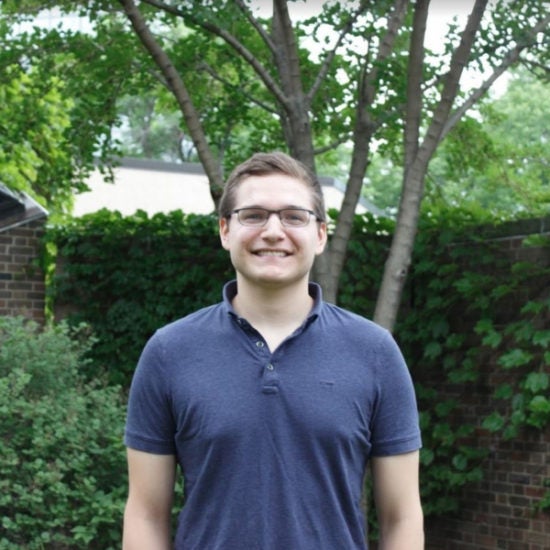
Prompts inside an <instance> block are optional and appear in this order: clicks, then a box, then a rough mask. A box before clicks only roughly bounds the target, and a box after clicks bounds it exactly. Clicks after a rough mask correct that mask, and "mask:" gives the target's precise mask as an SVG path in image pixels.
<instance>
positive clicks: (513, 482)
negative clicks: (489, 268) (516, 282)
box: [418, 220, 550, 550]
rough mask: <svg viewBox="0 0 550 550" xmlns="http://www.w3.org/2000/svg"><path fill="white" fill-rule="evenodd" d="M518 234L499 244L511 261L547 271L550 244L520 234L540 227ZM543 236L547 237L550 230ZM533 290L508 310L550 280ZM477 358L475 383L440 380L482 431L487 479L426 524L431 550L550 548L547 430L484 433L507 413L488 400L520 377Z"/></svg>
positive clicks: (478, 438) (462, 414)
mask: <svg viewBox="0 0 550 550" xmlns="http://www.w3.org/2000/svg"><path fill="white" fill-rule="evenodd" d="M547 221H548V220H547ZM515 229H516V231H514V233H512V234H514V235H516V236H513V237H498V238H497V239H495V240H498V241H499V244H501V246H502V250H503V252H504V253H505V254H506V256H507V257H509V259H510V261H511V262H516V261H525V262H531V263H533V264H535V265H541V266H550V248H549V247H548V246H547V245H546V246H539V247H537V246H529V247H525V246H523V242H524V237H522V236H521V235H529V234H534V233H535V234H536V233H537V231H536V228H533V227H526V228H521V227H519V228H515ZM522 229H523V231H522ZM538 233H539V234H546V235H548V227H545V228H544V230H543V231H540V230H539V231H538ZM518 235H519V236H518ZM532 286H533V288H529V289H523V291H522V296H518V303H515V304H512V303H511V304H508V306H509V308H512V310H514V308H515V311H517V310H518V309H519V308H520V307H521V303H522V302H521V300H525V298H527V297H530V298H533V297H545V296H548V295H550V280H544V279H543V278H542V279H537V280H536V281H533V285H532ZM509 311H510V309H509ZM503 314H505V312H503ZM547 322H548V326H546V327H544V328H548V329H550V319H548V321H547ZM541 328H542V327H541ZM479 361H480V362H481V363H482V364H485V367H484V370H483V372H482V373H481V377H480V379H479V380H478V381H477V382H476V383H473V384H470V385H461V386H458V387H456V386H455V387H453V386H451V385H447V386H445V385H444V384H443V383H442V382H441V381H439V382H437V381H436V382H435V383H436V384H437V386H438V390H442V392H443V394H444V396H445V397H450V398H455V399H457V400H458V401H459V403H461V407H460V411H459V412H458V415H459V417H458V418H455V419H454V422H455V423H457V425H458V424H460V422H461V421H462V422H464V423H473V424H474V425H477V426H478V429H477V431H476V434H475V436H474V438H473V439H474V441H469V442H468V443H473V444H474V445H475V444H477V445H478V446H480V447H483V448H485V449H487V450H488V451H489V455H488V457H487V458H486V459H485V460H484V461H483V463H482V468H483V480H482V481H480V482H478V483H475V484H471V485H468V486H466V487H464V489H463V490H462V492H461V498H460V509H459V511H458V512H457V513H456V514H454V515H446V516H445V517H441V518H431V519H430V518H428V519H427V520H426V550H495V549H501V550H549V549H550V512H542V511H540V510H537V503H539V502H540V499H541V497H542V496H543V495H544V493H545V492H546V491H547V490H550V486H545V484H547V483H550V428H548V427H547V428H546V429H545V430H543V431H541V430H537V429H534V428H527V429H524V430H523V431H521V432H520V433H519V434H518V435H517V436H516V437H515V438H513V439H512V440H509V441H503V440H499V439H497V438H496V437H495V436H493V435H491V434H489V433H488V432H487V431H485V430H483V429H482V428H481V423H482V420H483V418H485V417H486V416H487V415H488V414H490V413H491V412H493V411H494V410H495V409H499V410H502V402H499V403H496V402H495V401H493V400H492V398H491V395H492V393H493V391H494V389H495V387H497V386H498V385H499V384H500V383H502V382H503V379H502V377H503V376H505V377H510V376H512V377H513V376H520V375H521V374H522V373H517V372H515V371H512V372H507V373H503V371H502V368H501V367H499V366H497V365H495V362H494V360H493V359H492V358H491V356H490V355H487V356H484V357H479ZM418 374H419V376H421V373H418ZM509 381H511V380H509ZM433 382H434V381H433V380H432V383H433Z"/></svg>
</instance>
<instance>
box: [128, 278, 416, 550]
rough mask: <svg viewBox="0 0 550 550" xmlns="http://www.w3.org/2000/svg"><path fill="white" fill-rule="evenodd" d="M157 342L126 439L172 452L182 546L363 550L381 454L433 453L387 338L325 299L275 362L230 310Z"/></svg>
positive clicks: (225, 306)
mask: <svg viewBox="0 0 550 550" xmlns="http://www.w3.org/2000/svg"><path fill="white" fill-rule="evenodd" d="M235 293H236V283H235V282H231V283H228V284H227V285H226V286H225V288H224V293H223V297H224V299H223V302H221V303H219V304H216V305H213V306H211V307H207V308H205V309H202V310H200V311H198V312H195V313H193V314H191V315H189V316H187V317H185V318H183V319H180V320H178V321H176V322H174V323H171V324H169V325H167V326H165V327H163V328H162V329H160V330H159V331H157V332H156V333H155V335H154V336H153V337H152V338H151V339H150V340H149V342H148V343H147V345H146V346H145V348H144V350H143V353H142V356H141V358H140V361H139V364H138V366H137V369H136V372H135V375H134V379H133V382H132V387H131V391H130V398H129V403H128V418H127V425H126V432H125V443H126V445H127V446H128V447H131V448H133V449H137V450H140V451H145V452H149V453H157V454H174V455H176V457H177V462H178V464H179V466H180V467H181V470H182V473H183V476H184V481H185V497H184V502H183V503H182V510H181V513H180V516H179V523H178V530H177V533H176V538H175V548H176V549H177V550H254V549H258V550H283V549H285V550H286V549H292V550H298V549H299V550H336V549H345V550H353V549H365V548H366V542H365V539H366V534H365V518H364V517H363V514H362V510H361V505H360V501H361V491H362V487H363V479H364V473H365V467H366V464H367V462H368V459H369V458H370V457H371V456H384V455H394V454H400V453H405V452H410V451H413V450H417V449H418V448H420V446H421V441H420V432H419V427H418V414H417V408H416V401H415V396H414V391H413V386H412V382H411V378H410V375H409V372H408V369H407V367H406V365H405V362H404V360H403V357H402V355H401V353H400V351H399V349H398V347H397V345H396V344H395V342H394V340H393V339H392V337H391V335H390V334H389V332H387V331H386V330H384V329H382V328H380V327H379V326H377V325H375V324H374V323H372V322H370V321H368V320H367V319H364V318H363V317H360V316H358V315H355V314H353V313H350V312H348V311H345V310H343V309H341V308H339V307H337V306H334V305H332V304H328V303H326V302H323V301H322V296H321V289H320V287H319V286H318V285H316V284H313V283H312V284H310V294H311V295H312V297H313V298H314V301H315V302H314V307H313V308H312V310H311V312H310V314H309V316H308V318H307V319H306V321H305V322H304V323H303V325H302V326H301V327H300V328H298V329H297V330H296V331H295V332H294V333H293V334H292V335H291V336H289V337H288V338H287V339H286V340H285V341H284V342H283V343H282V344H281V345H280V346H279V347H278V348H277V349H276V350H275V351H274V352H273V353H272V352H271V351H270V350H269V348H268V346H267V344H266V342H265V340H264V339H263V338H262V336H261V335H260V334H259V333H258V332H257V331H256V330H255V329H254V328H253V327H252V326H251V325H250V324H249V323H247V321H246V320H245V319H241V318H239V317H238V316H237V315H236V314H235V312H234V310H233V308H232V306H231V300H232V298H233V297H234V296H235Z"/></svg>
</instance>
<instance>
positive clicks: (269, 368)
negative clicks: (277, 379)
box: [267, 363, 275, 370]
mask: <svg viewBox="0 0 550 550" xmlns="http://www.w3.org/2000/svg"><path fill="white" fill-rule="evenodd" d="M274 369H275V367H274V366H273V365H272V364H271V363H269V365H267V370H274Z"/></svg>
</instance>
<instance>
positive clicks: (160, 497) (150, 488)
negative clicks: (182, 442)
mask: <svg viewBox="0 0 550 550" xmlns="http://www.w3.org/2000/svg"><path fill="white" fill-rule="evenodd" d="M128 477H129V488H128V501H127V502H126V508H125V510H124V531H123V537H122V548H123V550H150V549H152V548H154V549H155V550H169V549H170V548H172V536H171V511H172V501H173V496H174V483H175V479H176V460H175V457H174V456H173V455H156V454H150V453H144V452H141V451H136V450H134V449H128Z"/></svg>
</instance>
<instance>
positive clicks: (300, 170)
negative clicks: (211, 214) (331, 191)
mask: <svg viewBox="0 0 550 550" xmlns="http://www.w3.org/2000/svg"><path fill="white" fill-rule="evenodd" d="M270 174H284V175H285V176H290V177H292V178H296V179H297V180H300V181H301V182H303V183H304V184H305V185H307V186H308V187H309V188H310V189H311V190H312V195H313V211H314V212H315V216H316V217H317V219H319V220H322V221H324V220H325V218H326V214H325V200H324V197H323V190H322V188H321V184H320V183H319V180H318V179H317V177H316V176H315V174H314V173H313V172H312V171H311V170H309V168H307V166H306V165H305V164H303V163H301V162H300V161H299V160H296V159H294V158H292V157H291V156H289V155H287V154H286V153H282V152H280V151H275V152H273V153H255V154H254V155H252V156H251V157H250V158H249V159H248V160H246V161H244V162H243V163H242V164H239V165H238V166H237V167H236V168H235V169H234V170H233V171H232V172H231V174H230V175H229V177H228V178H227V181H226V183H225V186H224V189H223V194H222V196H221V199H220V202H219V205H218V215H219V217H220V218H226V219H229V218H230V217H231V213H232V211H233V209H234V208H235V191H236V190H237V188H238V186H239V185H240V184H241V183H242V182H243V181H244V180H245V179H246V178H248V177H250V176H268V175H270Z"/></svg>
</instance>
